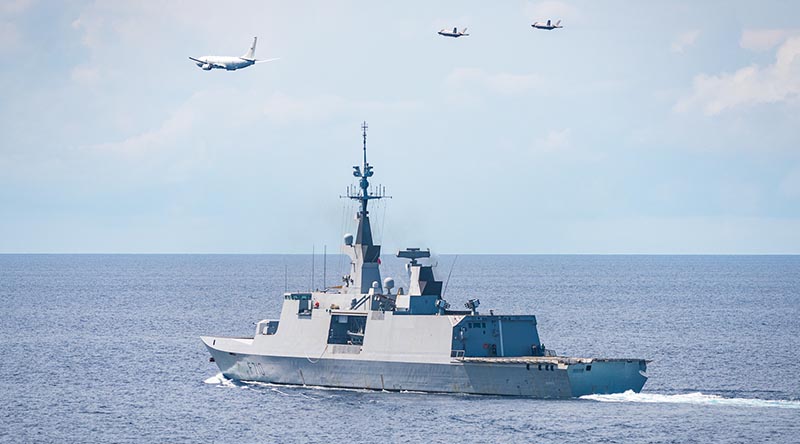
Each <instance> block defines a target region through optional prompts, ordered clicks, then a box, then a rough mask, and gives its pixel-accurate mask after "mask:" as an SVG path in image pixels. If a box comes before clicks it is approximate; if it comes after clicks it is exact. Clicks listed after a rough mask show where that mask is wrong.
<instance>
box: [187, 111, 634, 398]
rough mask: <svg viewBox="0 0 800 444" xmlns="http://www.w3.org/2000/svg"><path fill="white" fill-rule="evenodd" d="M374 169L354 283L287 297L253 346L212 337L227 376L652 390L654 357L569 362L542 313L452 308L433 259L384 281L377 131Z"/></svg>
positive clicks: (362, 175)
mask: <svg viewBox="0 0 800 444" xmlns="http://www.w3.org/2000/svg"><path fill="white" fill-rule="evenodd" d="M362 129H363V138H364V159H363V164H362V165H361V166H355V167H353V169H354V171H353V175H354V176H355V177H356V178H357V179H358V181H359V184H358V185H359V186H358V187H351V188H349V189H348V193H347V195H346V196H345V197H348V198H350V199H354V200H356V201H357V202H359V204H360V205H359V210H358V213H357V215H356V218H357V221H358V227H357V229H356V234H355V236H353V235H350V234H347V235H345V237H344V246H343V247H342V248H343V251H344V253H346V254H347V255H348V256H349V257H350V261H351V262H350V264H351V265H350V272H349V274H348V275H346V276H344V277H343V285H341V286H339V287H335V288H326V289H324V290H322V291H311V292H307V293H286V294H284V295H283V308H282V311H281V315H280V319H274V320H269V319H265V320H262V321H259V322H257V323H256V330H255V335H254V336H252V337H223V336H204V337H202V340H203V343H204V344H205V345H206V347H207V348H208V350H209V352H210V353H211V360H212V361H214V362H216V364H217V366H219V369H220V371H221V372H222V374H223V375H224V376H225V377H227V378H231V379H234V380H243V381H261V382H269V383H277V384H295V385H309V386H325V387H342V388H356V389H376V390H389V391H401V390H411V391H425V392H449V393H475V394H490V395H516V396H529V397H535V398H570V397H577V396H582V395H588V394H598V393H620V392H624V391H626V390H633V391H636V392H638V391H640V390H641V389H642V386H643V385H644V383H645V381H646V380H647V376H646V374H645V371H646V368H647V361H646V360H644V359H608V358H576V357H566V356H558V355H557V354H556V353H555V352H553V350H550V349H546V348H545V346H544V345H543V344H542V342H541V341H540V340H539V334H538V331H537V327H536V317H535V316H534V315H510V314H500V313H490V314H488V315H487V314H485V313H483V312H479V311H478V306H479V304H480V301H479V300H477V299H471V300H469V301H468V302H467V303H466V304H465V308H467V310H452V309H451V307H450V304H449V303H447V301H445V300H444V299H443V298H442V282H441V281H438V280H436V278H435V277H434V273H433V267H432V266H431V265H426V264H425V262H427V260H426V259H427V258H429V257H430V252H429V251H428V250H422V249H419V248H407V249H405V250H402V251H399V252H398V253H397V256H398V257H400V258H404V259H406V260H408V263H407V266H406V268H407V270H408V276H409V285H408V288H407V289H406V290H404V289H403V288H397V289H395V285H394V281H393V279H391V278H387V279H385V280H381V274H380V259H379V258H380V255H381V247H380V245H375V244H374V242H373V238H372V229H371V227H370V217H369V211H368V210H367V208H368V204H369V202H370V201H371V200H376V199H382V198H384V197H386V196H385V194H384V193H383V191H382V188H381V187H377V188H374V187H373V188H371V187H370V183H369V179H370V178H371V177H372V176H373V174H374V171H373V167H372V165H370V164H369V163H368V162H367V142H366V140H367V139H366V137H367V135H366V125H363V126H362Z"/></svg>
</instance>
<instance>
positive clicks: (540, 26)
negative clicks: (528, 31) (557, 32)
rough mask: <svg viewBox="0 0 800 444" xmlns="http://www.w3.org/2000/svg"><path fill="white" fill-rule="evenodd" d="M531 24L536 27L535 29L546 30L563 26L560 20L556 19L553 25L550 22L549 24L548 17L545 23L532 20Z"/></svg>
mask: <svg viewBox="0 0 800 444" xmlns="http://www.w3.org/2000/svg"><path fill="white" fill-rule="evenodd" d="M531 26H532V27H534V28H536V29H546V30H548V31H551V30H553V29H557V28H563V26H561V20H559V21H557V22H556V24H555V25H552V24H550V20H549V19H548V20H547V23H539V22H533V24H532V25H531Z"/></svg>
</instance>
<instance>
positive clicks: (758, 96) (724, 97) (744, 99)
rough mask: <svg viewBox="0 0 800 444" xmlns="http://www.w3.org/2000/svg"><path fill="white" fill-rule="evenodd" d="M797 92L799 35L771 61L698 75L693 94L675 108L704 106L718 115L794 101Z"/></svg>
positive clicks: (799, 89) (799, 84)
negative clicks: (760, 64)
mask: <svg viewBox="0 0 800 444" xmlns="http://www.w3.org/2000/svg"><path fill="white" fill-rule="evenodd" d="M798 95H800V36H798V37H792V38H790V39H788V40H786V42H784V43H783V44H782V45H781V47H780V48H779V49H778V52H777V54H776V57H775V63H773V64H771V65H767V66H764V67H760V66H758V65H750V66H747V67H744V68H741V69H739V70H737V71H736V72H734V73H733V74H729V73H722V74H719V75H706V74H700V75H698V76H696V77H695V78H694V80H693V82H692V92H691V94H689V95H687V96H684V97H683V98H681V99H679V100H678V102H677V103H676V104H675V106H674V107H673V109H674V110H675V111H678V112H686V111H691V110H695V109H701V110H702V112H703V113H704V114H706V115H716V114H719V113H721V112H723V111H725V110H728V109H732V108H735V107H739V106H746V105H753V104H764V103H779V102H788V101H793V100H796V99H797V98H798Z"/></svg>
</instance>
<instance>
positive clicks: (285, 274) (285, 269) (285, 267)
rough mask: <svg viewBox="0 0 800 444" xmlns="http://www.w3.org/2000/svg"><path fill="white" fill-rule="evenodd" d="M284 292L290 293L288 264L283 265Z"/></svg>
mask: <svg viewBox="0 0 800 444" xmlns="http://www.w3.org/2000/svg"><path fill="white" fill-rule="evenodd" d="M283 292H284V293H288V292H289V266H288V265H286V263H284V264H283Z"/></svg>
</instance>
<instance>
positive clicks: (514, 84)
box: [445, 68, 542, 95]
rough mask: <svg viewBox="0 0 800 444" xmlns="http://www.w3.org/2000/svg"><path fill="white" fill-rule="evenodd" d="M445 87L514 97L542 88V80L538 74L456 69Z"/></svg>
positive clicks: (448, 78)
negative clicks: (480, 90) (479, 90)
mask: <svg viewBox="0 0 800 444" xmlns="http://www.w3.org/2000/svg"><path fill="white" fill-rule="evenodd" d="M445 85H446V86H447V87H448V88H450V89H451V90H454V91H459V90H467V91H474V90H475V89H482V90H486V91H490V92H493V93H497V94H504V95H513V94H521V93H525V92H528V91H531V90H534V89H537V88H540V87H541V86H542V79H541V77H539V76H538V75H536V74H510V73H496V74H490V73H487V72H486V71H483V70H481V69H477V68H456V69H454V70H453V71H451V72H450V74H449V75H448V76H447V78H446V79H445Z"/></svg>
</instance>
